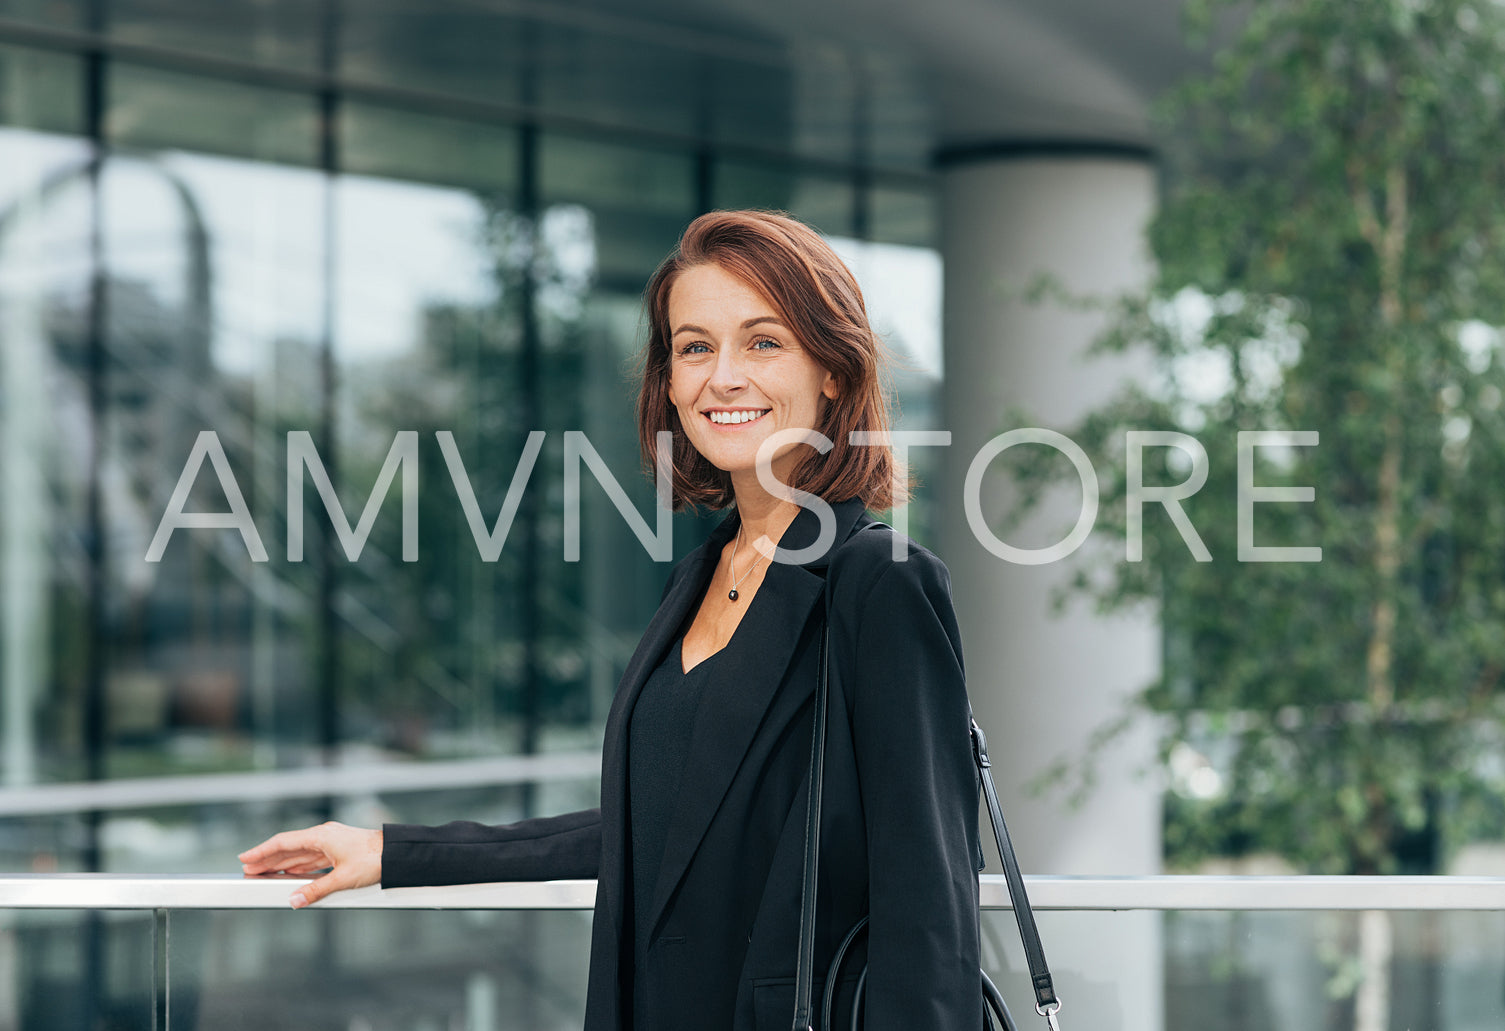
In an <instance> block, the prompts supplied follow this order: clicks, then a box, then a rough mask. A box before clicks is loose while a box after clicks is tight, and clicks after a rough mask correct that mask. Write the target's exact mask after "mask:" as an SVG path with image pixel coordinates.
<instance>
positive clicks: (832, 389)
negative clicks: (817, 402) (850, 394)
mask: <svg viewBox="0 0 1505 1031" xmlns="http://www.w3.org/2000/svg"><path fill="white" fill-rule="evenodd" d="M820 392H821V393H822V394H825V395H826V398H827V399H828V400H831V401H835V400H836V397H837V395H838V394H840V393H841V391H839V390H837V389H836V377H835V376H833V375H831V374H830V373H829V372H828V373H826V381H825V382H824V383H822V384H821V385H820Z"/></svg>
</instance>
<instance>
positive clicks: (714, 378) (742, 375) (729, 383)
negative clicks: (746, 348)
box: [710, 347, 747, 397]
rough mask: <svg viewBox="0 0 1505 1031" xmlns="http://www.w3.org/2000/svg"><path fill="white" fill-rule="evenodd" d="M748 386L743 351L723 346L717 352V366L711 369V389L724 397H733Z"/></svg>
mask: <svg viewBox="0 0 1505 1031" xmlns="http://www.w3.org/2000/svg"><path fill="white" fill-rule="evenodd" d="M746 386H747V375H746V371H745V370H744V369H743V367H742V355H741V352H740V351H738V349H737V348H735V347H723V348H722V349H721V350H720V351H718V352H716V367H715V368H714V369H712V370H711V380H710V387H711V389H712V390H714V391H715V392H716V393H717V394H719V395H721V396H722V397H731V396H732V395H734V394H737V393H740V392H741V391H742V390H743V389H744V388H745V387H746Z"/></svg>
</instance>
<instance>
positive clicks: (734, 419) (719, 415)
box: [705, 408, 773, 426]
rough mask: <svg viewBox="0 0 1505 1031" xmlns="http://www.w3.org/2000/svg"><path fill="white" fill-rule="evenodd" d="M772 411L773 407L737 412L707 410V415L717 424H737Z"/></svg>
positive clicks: (755, 418) (758, 417) (751, 420)
mask: <svg viewBox="0 0 1505 1031" xmlns="http://www.w3.org/2000/svg"><path fill="white" fill-rule="evenodd" d="M771 411H773V409H772V408H748V409H743V410H742V411H737V412H706V413H705V416H706V418H707V419H710V420H711V422H713V423H715V424H716V425H717V426H737V425H740V424H742V423H744V422H753V421H754V420H757V419H761V418H763V416H765V415H767V414H768V413H769V412H771Z"/></svg>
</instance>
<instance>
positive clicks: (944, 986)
mask: <svg viewBox="0 0 1505 1031" xmlns="http://www.w3.org/2000/svg"><path fill="white" fill-rule="evenodd" d="M646 301H647V305H648V310H649V317H650V322H651V328H650V337H649V341H648V349H647V355H646V361H645V363H644V370H643V379H642V385H641V389H640V393H639V398H638V430H639V436H640V439H641V442H642V445H643V449H644V454H645V455H652V454H653V453H654V451H653V449H654V444H655V435H656V433H657V432H658V431H660V430H662V429H665V428H667V429H669V430H671V431H672V432H673V441H674V446H673V465H674V468H673V487H674V502H675V505H676V507H682V506H684V505H686V504H697V505H706V506H709V507H712V508H725V507H727V506H728V505H731V506H734V507H733V510H732V513H731V515H730V516H729V517H728V518H727V519H726V520H724V521H723V522H722V523H721V525H720V526H719V527H718V528H717V529H716V530H715V531H714V532H713V533H712V534H711V536H710V538H709V540H708V541H707V542H706V543H705V544H704V545H703V546H702V547H700V548H699V549H698V550H696V551H695V552H693V553H691V554H690V555H689V556H688V557H686V558H685V559H684V560H683V561H681V562H680V563H678V564H677V565H676V566H675V568H674V570H673V572H672V573H671V574H670V577H669V582H668V584H667V586H666V587H665V589H664V595H663V599H662V601H661V603H660V605H659V608H658V611H657V613H656V614H655V615H654V617H653V620H652V622H651V623H650V624H649V626H648V629H647V632H646V633H645V634H644V636H643V639H642V641H641V643H640V644H639V645H638V648H637V651H636V653H635V654H634V655H633V657H632V659H631V661H630V662H629V664H628V666H627V670H626V672H625V673H624V674H623V677H622V681H621V684H620V685H619V687H618V690H617V694H616V698H615V701H614V703H613V705H612V709H611V713H610V715H609V716H608V718H607V724H606V740H605V745H604V748H603V752H602V765H601V806H600V808H599V809H591V810H587V811H584V812H577V813H567V814H565V815H562V816H551V817H541V818H537V819H530V820H523V821H521V822H519V823H514V824H508V825H505V826H499V827H490V826H483V825H480V824H476V823H469V822H458V823H451V824H447V825H445V826H441V827H424V826H411V825H396V824H388V825H386V826H385V827H383V828H382V830H379V831H373V830H361V829H357V828H351V827H344V826H342V825H339V824H324V825H322V826H320V827H313V828H309V829H307V830H303V831H294V832H286V833H283V834H278V835H276V836H275V837H273V838H271V839H269V840H268V841H266V842H264V843H262V844H261V845H258V846H257V847H255V848H253V849H251V850H250V851H248V852H246V853H243V854H242V855H241V857H240V858H241V859H242V861H243V864H244V869H245V871H246V873H248V874H263V873H271V872H275V871H278V870H284V871H287V872H289V873H299V874H311V873H314V872H315V871H317V870H320V869H323V868H325V867H331V868H332V869H331V870H330V872H329V873H327V874H325V875H324V876H323V877H320V878H319V879H317V880H315V881H313V882H312V883H310V884H308V885H305V886H304V887H302V888H300V889H299V891H298V892H297V893H296V894H295V895H294V897H293V905H294V907H299V906H302V905H307V904H308V903H310V902H313V901H316V900H317V899H319V898H322V897H323V896H324V895H327V894H328V893H329V892H330V891H334V890H338V889H342V888H350V887H357V886H361V885H369V884H375V883H377V882H380V883H381V885H382V886H383V887H397V886H404V885H415V884H457V883H466V882H476V881H504V880H537V879H548V878H571V877H582V878H590V877H594V878H597V879H598V886H597V895H596V909H595V920H594V924H593V929H592V939H591V964H590V981H589V989H588V995H587V1004H586V1019H585V1026H586V1028H587V1029H588V1031H608V1029H612V1031H617V1029H627V1028H633V1029H636V1031H649V1029H651V1031H671V1029H679V1028H684V1029H687V1031H689V1029H694V1031H704V1029H707V1028H714V1029H722V1028H731V1029H734V1031H755V1029H762V1028H779V1029H783V1028H787V1027H789V1022H790V1017H791V1016H792V1014H793V1009H794V989H793V974H794V967H795V956H796V942H797V937H798V931H799V919H800V895H801V892H800V889H801V875H802V868H803V861H804V847H805V816H806V793H805V792H806V787H807V785H806V784H805V782H806V781H807V780H808V770H809V763H810V740H811V730H812V699H813V696H814V690H815V687H816V684H817V682H818V677H819V672H820V670H819V652H820V641H821V637H822V626H823V623H824V622H825V621H826V620H827V619H829V624H830V661H829V664H828V665H829V680H830V706H829V714H828V724H827V729H826V736H827V755H826V768H825V778H824V792H825V793H824V799H823V804H822V811H821V812H822V820H821V868H820V876H819V880H818V895H817V898H818V909H817V921H816V951H815V962H816V965H815V969H816V971H817V975H819V973H820V972H822V971H824V970H825V969H826V967H827V965H828V964H829V962H830V959H831V956H832V954H833V953H834V951H835V949H836V947H837V945H838V944H839V942H840V940H841V938H842V936H843V935H844V934H845V932H846V931H847V929H848V928H849V927H851V925H852V924H853V923H854V922H855V921H856V920H857V919H858V918H860V917H861V916H863V915H864V914H868V915H870V917H871V920H870V924H869V937H868V943H867V946H866V955H865V957H864V955H863V954H862V953H861V952H859V954H858V955H857V956H856V957H855V962H854V965H853V967H852V969H853V970H854V971H855V970H858V969H860V968H861V966H862V963H863V961H864V958H865V960H866V962H867V965H868V977H867V982H866V985H867V988H866V991H867V1001H866V1008H865V1023H864V1026H865V1027H866V1028H868V1029H870V1031H877V1029H886V1028H893V1029H903V1031H915V1029H917V1028H923V1029H926V1031H976V1029H977V1028H980V1027H982V1026H983V1017H982V1005H981V995H980V991H979V983H980V982H979V976H978V951H979V949H978V898H977V870H979V869H980V868H981V865H982V852H981V848H980V845H979V842H978V834H977V819H976V815H977V810H976V798H977V795H976V788H977V782H976V770H975V768H974V766H973V762H972V757H971V752H970V740H969V736H968V728H969V707H968V703H967V696H966V688H965V683H964V680H963V675H962V660H961V648H960V642H959V637H958V632H957V626H956V620H955V617H954V614H953V612H952V607H951V599H950V589H949V581H948V578H947V574H946V569H945V567H944V566H943V565H942V564H941V562H940V561H939V560H938V559H936V558H935V557H934V556H933V555H931V554H930V553H929V552H927V551H925V550H924V549H922V548H920V547H918V546H917V545H915V544H913V543H912V542H909V541H907V540H904V539H900V540H899V541H898V542H897V550H898V553H899V554H900V555H902V556H903V558H902V559H901V560H896V558H895V551H896V542H895V539H894V538H895V534H894V531H892V530H891V529H890V528H888V527H887V526H885V525H884V524H882V523H876V522H874V521H873V520H872V519H870V518H869V517H868V516H867V515H866V514H865V512H864V509H865V508H874V509H884V508H888V507H890V506H891V505H892V504H894V503H896V502H898V501H902V500H903V498H902V497H901V496H898V495H899V494H901V493H902V492H903V490H904V486H903V483H902V480H897V479H896V476H895V466H894V460H893V457H892V453H891V451H890V450H889V449H888V448H887V447H885V446H862V445H861V444H860V443H854V442H853V439H852V436H851V435H852V434H853V433H854V432H857V433H862V432H866V433H883V432H885V431H886V430H887V413H886V410H885V399H884V394H883V390H882V386H881V384H880V379H879V374H880V368H879V364H880V363H879V357H878V348H877V343H876V340H875V338H874V335H873V332H872V330H871V329H870V328H869V325H868V320H867V314H866V311H865V308H864V304H863V299H862V293H861V291H860V289H859V288H858V286H857V283H856V281H855V280H854V279H853V277H852V275H851V273H850V272H849V271H848V269H847V268H846V267H845V266H844V265H843V264H842V262H841V261H840V259H838V258H837V257H836V255H835V254H834V253H833V252H832V251H831V250H830V248H829V247H828V246H827V245H826V244H825V243H824V241H822V240H821V238H820V237H819V236H818V235H817V234H816V233H815V232H814V231H813V230H811V229H810V228H808V227H807V226H805V225H803V224H801V223H799V222H797V221H795V220H793V219H791V218H788V217H785V216H783V215H780V214H775V213H769V212H762V211H732V212H712V213H710V214H707V215H703V216H701V217H700V218H698V219H696V220H695V221H694V222H693V223H692V224H691V225H690V226H689V228H688V229H686V231H685V233H684V236H683V237H682V238H681V240H680V245H679V248H678V250H677V251H676V253H675V254H673V255H671V256H670V257H669V258H668V259H667V260H666V261H665V262H664V264H663V265H662V266H660V268H659V270H658V271H657V272H656V273H655V274H654V277H653V279H652V280H651V281H650V283H649V285H648V289H647V294H646ZM810 429H815V430H817V431H819V432H820V433H821V434H823V435H824V437H825V438H827V439H828V440H829V441H830V445H831V446H830V448H829V451H828V452H827V453H825V454H822V453H820V451H819V450H818V449H817V448H816V447H811V446H809V445H808V444H801V443H796V442H793V441H792V439H791V438H796V437H798V436H800V432H799V431H808V430H810ZM781 431H793V432H790V433H781ZM774 434H781V435H780V436H779V437H777V438H774ZM771 438H772V439H771ZM858 439H859V440H860V439H861V438H858ZM765 442H766V443H767V447H766V448H765V449H764V451H765V454H764V458H765V461H766V460H767V459H768V458H769V456H771V462H768V468H765V469H764V470H762V474H761V475H760V470H759V467H758V466H759V454H760V448H762V446H763V445H764V444H765ZM820 446H822V447H824V446H825V445H824V444H823V443H822V444H821V445H820ZM769 473H771V474H772V475H771V477H770V476H769ZM781 484H782V485H787V486H788V487H791V488H794V491H802V492H804V493H803V494H800V493H795V492H794V491H790V490H787V489H785V488H784V487H782V486H781ZM796 500H799V501H802V502H804V505H805V507H801V506H800V505H798V504H796V503H795V501H796ZM821 509H825V511H824V512H822V511H821ZM833 531H834V533H833ZM774 542H777V545H778V548H779V549H780V550H779V551H777V552H775V551H774V547H773V543H774ZM841 988H842V991H841V992H839V993H838V998H839V1000H840V999H842V998H843V997H844V996H845V997H849V996H850V992H851V985H850V984H843V985H842V986H841ZM816 991H817V996H816V998H817V1006H818V1005H819V1001H818V1000H819V992H820V985H817V987H816Z"/></svg>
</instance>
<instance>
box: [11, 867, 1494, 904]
mask: <svg viewBox="0 0 1505 1031" xmlns="http://www.w3.org/2000/svg"><path fill="white" fill-rule="evenodd" d="M307 881H308V878H306V877H239V876H228V875H220V874H207V875H191V874H190V875H171V876H167V875H152V874H136V875H127V874H7V875H0V909H284V908H286V907H287V899H288V896H289V895H291V894H292V892H293V890H294V889H295V888H296V887H297V886H298V885H299V884H304V883H307ZM1025 883H1026V885H1027V886H1028V888H1029V895H1030V901H1031V902H1032V903H1033V904H1034V907H1035V908H1036V909H1041V910H1226V911H1241V910H1339V911H1354V910H1428V911H1431V910H1505V877H1213V876H1162V877H1042V876H1037V877H1026V878H1025ZM981 896H982V907H983V908H984V909H1008V908H1010V907H1009V897H1008V889H1007V887H1006V886H1005V885H1004V881H1003V877H1002V876H1000V875H997V874H985V875H983V877H982V891H981ZM595 897H596V882H595V881H578V880H572V881H515V882H501V883H495V884H462V885H450V886H447V887H433V888H390V889H382V888H376V887H372V888H361V889H358V890H355V891H343V892H338V893H336V894H334V895H331V896H330V897H329V898H327V899H325V900H324V901H322V902H319V903H317V904H316V906H317V908H320V909H590V908H591V907H592V906H593V905H594V904H595Z"/></svg>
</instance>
